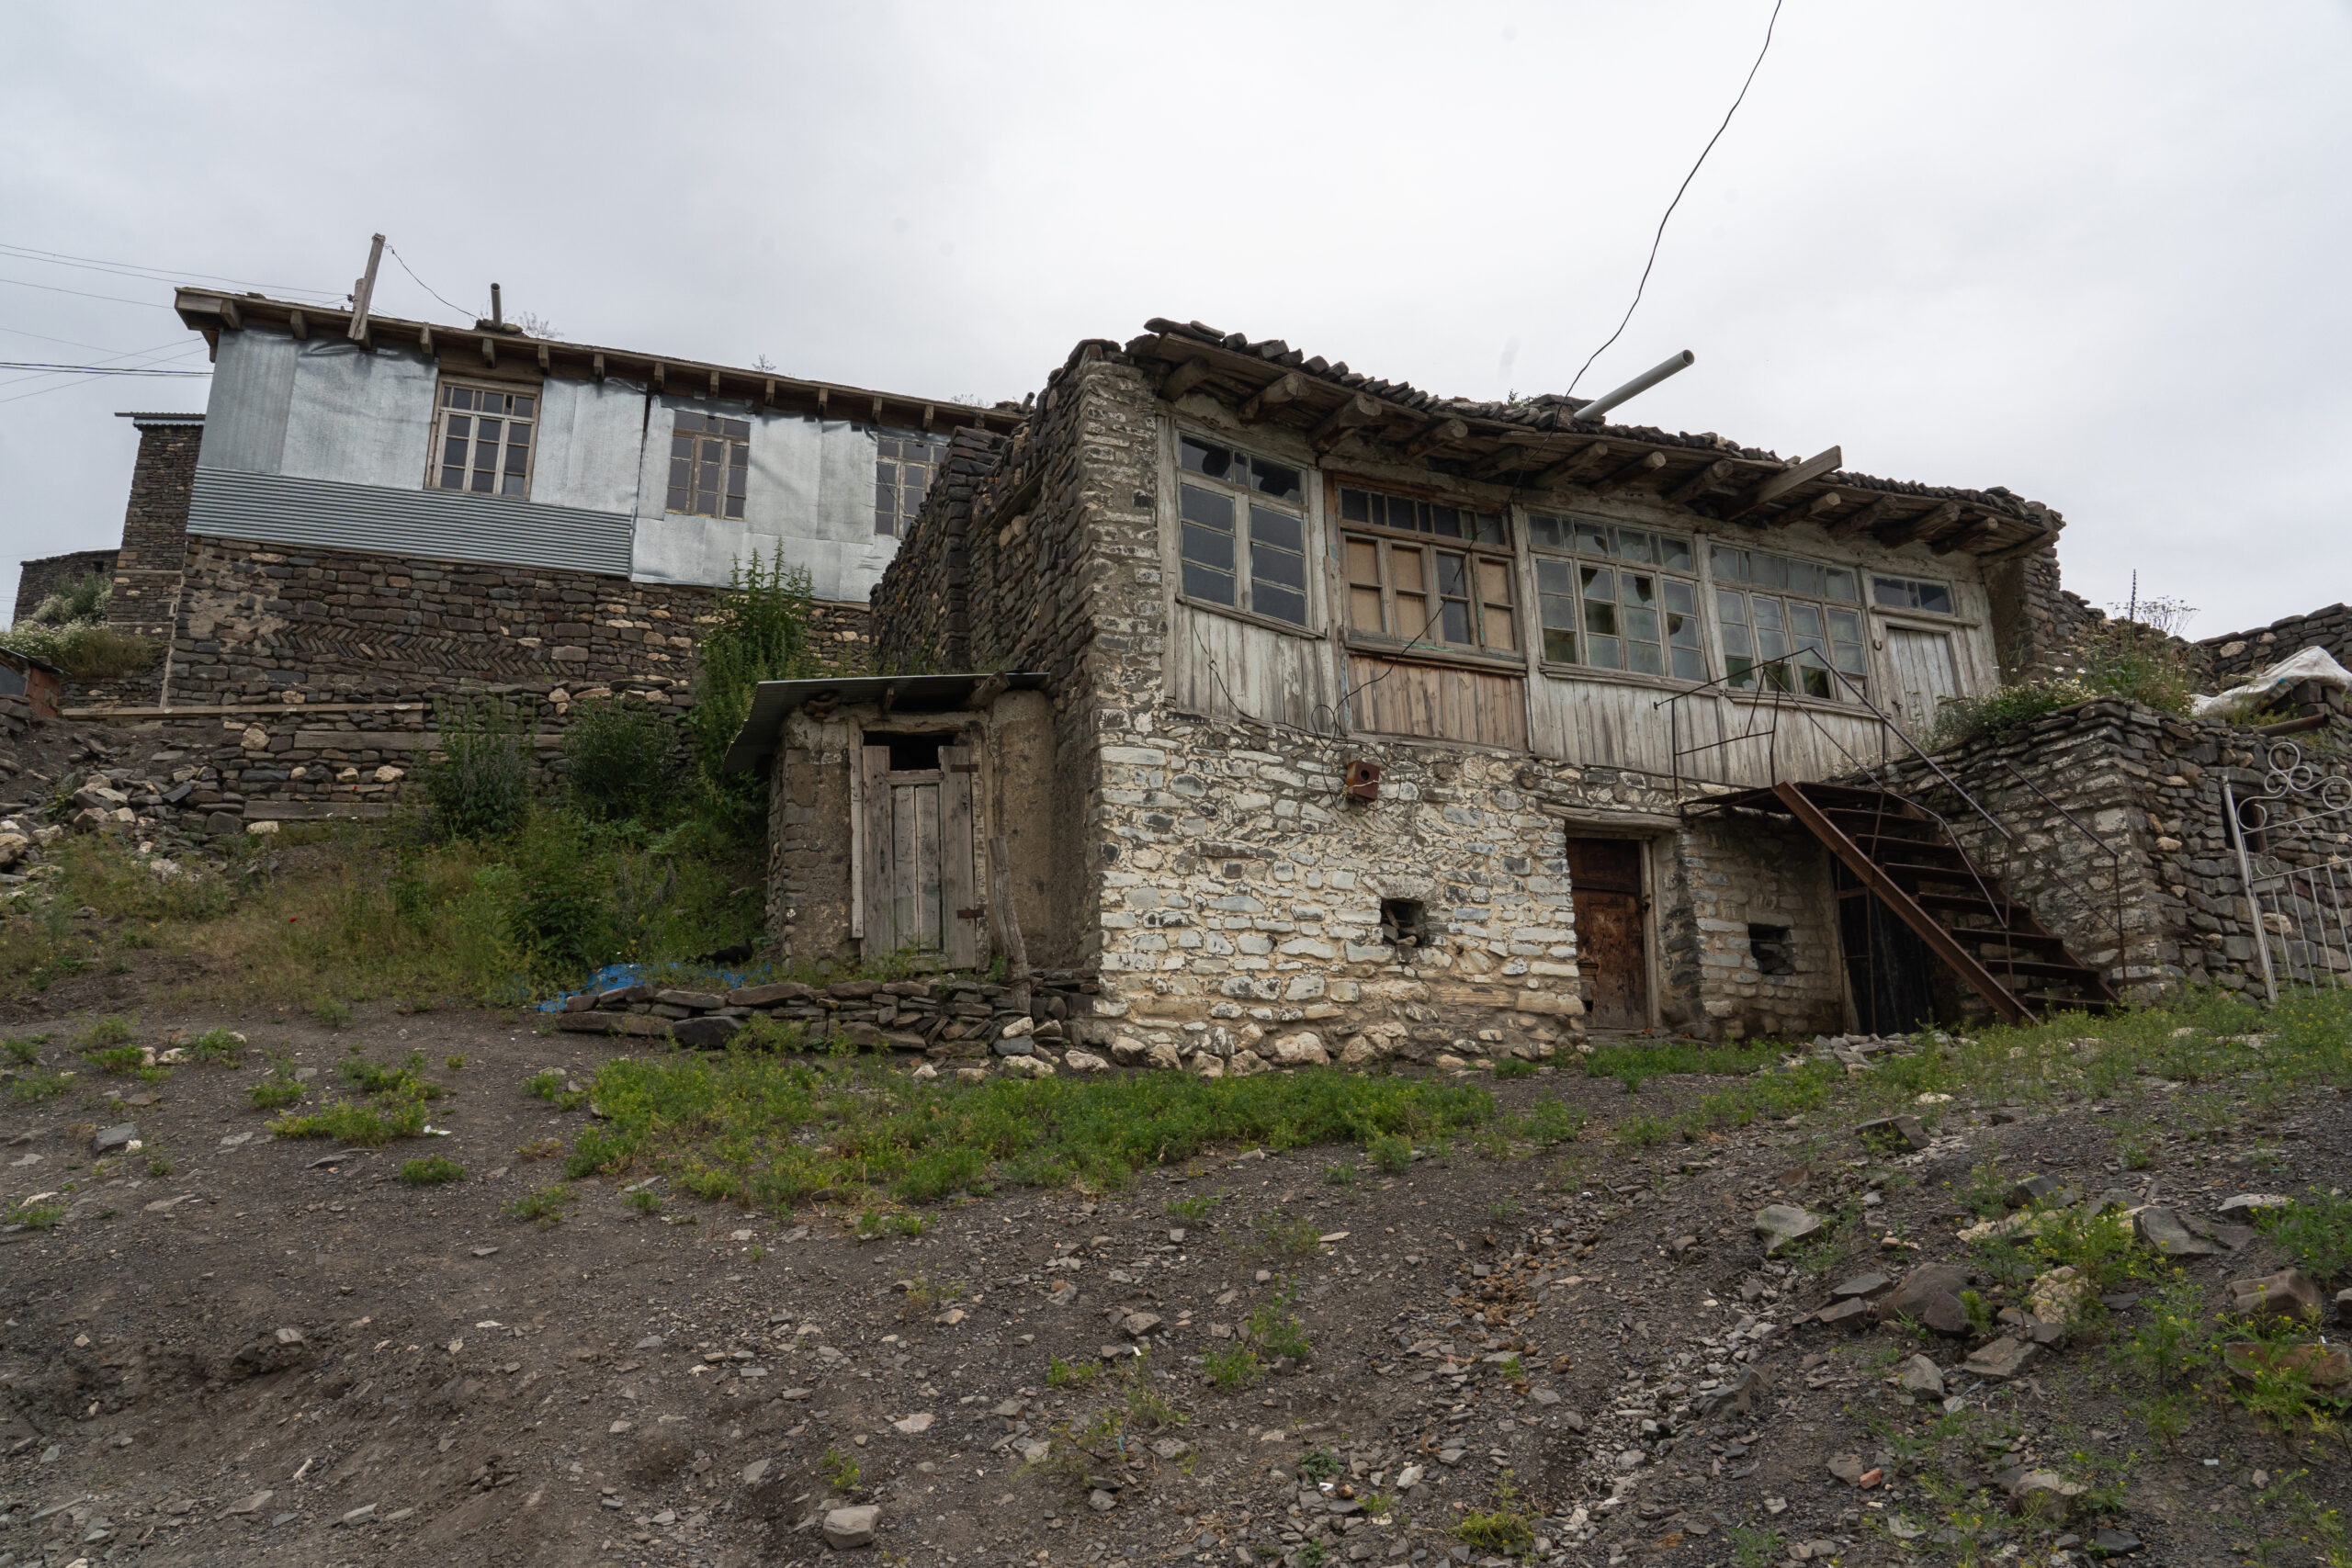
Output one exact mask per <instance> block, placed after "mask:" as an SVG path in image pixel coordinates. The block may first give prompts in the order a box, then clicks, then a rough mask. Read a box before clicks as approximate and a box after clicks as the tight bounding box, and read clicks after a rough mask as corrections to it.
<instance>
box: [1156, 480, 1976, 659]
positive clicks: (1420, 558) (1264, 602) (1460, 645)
mask: <svg viewBox="0 0 2352 1568" xmlns="http://www.w3.org/2000/svg"><path fill="white" fill-rule="evenodd" d="M1177 460H1178V468H1179V469H1180V474H1179V479H1178V509H1179V514H1180V515H1179V524H1178V531H1179V539H1178V549H1177V553H1178V556H1179V558H1180V561H1181V564H1182V592H1183V593H1184V595H1185V597H1186V598H1188V599H1190V600H1193V601H1196V602H1199V603H1203V604H1216V605H1224V606H1227V607H1230V608H1234V609H1238V610H1245V611H1248V612H1250V613H1251V614H1253V615H1262V616H1265V617H1267V618H1269V619H1272V620H1275V621H1281V622H1285V623H1288V624H1290V625H1292V626H1299V627H1301V628H1305V627H1306V626H1307V624H1308V607H1307V606H1308V597H1307V587H1306V573H1307V558H1308V554H1309V552H1308V548H1307V524H1306V519H1307V508H1306V479H1307V475H1306V471H1305V470H1303V469H1301V468H1296V467H1293V466H1291V465H1288V464H1283V463H1278V462H1272V461H1270V460H1268V459H1266V458H1262V457H1257V456H1255V455H1253V454H1250V453H1246V452H1240V451H1237V450H1235V449H1233V448H1231V447H1227V446H1220V445H1217V444H1216V443H1213V442H1209V441H1204V440H1201V439H1197V438H1195V437H1193V436H1190V435H1180V436H1179V437H1178V441H1177ZM1337 489H1338V530H1339V539H1340V561H1341V566H1342V575H1343V577H1344V580H1345V592H1346V595H1347V600H1346V607H1345V612H1344V613H1345V616H1346V626H1347V629H1348V631H1349V634H1350V635H1351V637H1357V638H1363V639H1369V640H1374V641H1376V642H1381V643H1388V644H1394V645H1397V646H1398V647H1400V648H1402V649H1417V648H1418V649H1431V650H1437V651H1445V650H1460V651H1464V652H1472V653H1483V654H1490V655H1497V656H1506V657H1508V656H1511V655H1517V656H1520V657H1521V658H1524V656H1525V654H1526V652H1527V651H1528V644H1529V642H1530V641H1531V640H1532V642H1533V645H1534V648H1535V649H1536V650H1537V651H1538V653H1539V656H1540V658H1541V659H1542V660H1543V662H1544V663H1546V664H1556V665H1582V666H1585V667H1587V668H1589V669H1596V670H1623V671H1634V672H1635V673H1639V674H1645V675H1662V676H1669V677H1672V678H1674V679H1677V680H1682V681H1690V682H1703V681H1706V680H1708V679H1709V678H1710V671H1709V668H1708V660H1707V652H1706V646H1705V641H1704V639H1703V637H1702V631H1701V618H1702V617H1701V606H1700V596H1701V592H1702V587H1701V582H1700V579H1699V571H1698V556H1697V549H1698V547H1699V541H1695V540H1693V539H1692V538H1691V537H1690V536H1685V535H1679V534H1670V533H1663V532H1659V531H1657V530H1654V529H1645V528H1634V527H1628V526H1626V525H1622V524H1614V523H1607V522H1601V521H1598V520H1595V519H1589V518H1581V517H1567V516H1559V515H1555V514H1552V513H1527V514H1526V533H1527V544H1528V547H1529V552H1530V557H1531V559H1532V565H1533V567H1534V579H1535V601H1536V602H1535V605H1534V611H1535V615H1534V621H1533V624H1532V626H1531V625H1530V624H1529V623H1528V621H1527V619H1526V617H1525V615H1524V614H1523V612H1522V608H1521V605H1520V604H1519V603H1518V589H1517V584H1518V581H1519V578H1518V574H1517V568H1516V566H1515V564H1514V559H1513V555H1512V549H1511V544H1512V541H1511V525H1510V520H1509V519H1508V518H1506V517H1505V516H1503V515H1502V514H1500V513H1487V512H1479V511H1476V510H1475V509H1473V508H1467V507H1461V506H1455V505H1450V504H1446V503H1443V502H1431V501H1428V500H1422V499H1419V498H1416V497H1411V496H1402V495H1395V494H1391V493H1389V492H1387V491H1380V490H1374V489H1372V488H1370V487H1369V486H1357V485H1351V484H1347V483H1344V482H1342V483H1340V485H1339V486H1338V487H1337ZM1706 548H1707V552H1708V555H1707V566H1708V572H1707V575H1708V576H1709V577H1710V578H1712V580H1713V582H1712V588H1713V594H1714V600H1715V604H1714V619H1715V626H1716V639H1715V640H1716V647H1717V649H1718V650H1719V652H1720V655H1721V673H1722V675H1723V677H1724V680H1725V682H1726V683H1728V684H1730V685H1732V686H1735V687H1744V688H1755V687H1770V688H1772V689H1776V690H1781V691H1789V692H1797V693H1802V694H1805V695H1808V696H1814V697H1820V698H1824V699H1828V700H1832V701H1838V700H1850V699H1851V697H1852V696H1853V695H1854V694H1858V693H1859V692H1860V689H1862V688H1863V687H1864V686H1865V685H1866V684H1867V680H1868V671H1869V663H1868V660H1867V649H1868V638H1867V635H1866V628H1865V626H1864V623H1863V615H1862V592H1863V582H1862V577H1861V574H1860V573H1858V572H1857V571H1856V570H1854V569H1853V568H1851V567H1845V566H1832V565H1827V564H1825V563H1822V562H1816V561H1808V560H1804V559H1801V558H1796V557H1793V556H1783V555H1779V554H1775V553H1772V552H1769V551H1764V550H1751V549H1745V548H1740V547H1736V546H1730V545H1724V544H1717V543H1713V542H1708V543H1707V544H1706ZM1869 592H1870V595H1871V603H1873V604H1877V605H1879V606H1881V607H1883V608H1888V609H1896V610H1905V611H1915V612H1917V611H1924V612H1927V613H1929V614H1935V615H1950V614H1951V613H1952V607H1953V606H1952V596H1951V586H1950V584H1948V583H1943V582H1937V581H1927V580H1921V579H1914V578H1898V577H1889V576H1883V575H1879V574H1875V573H1873V574H1871V576H1870V579H1869Z"/></svg>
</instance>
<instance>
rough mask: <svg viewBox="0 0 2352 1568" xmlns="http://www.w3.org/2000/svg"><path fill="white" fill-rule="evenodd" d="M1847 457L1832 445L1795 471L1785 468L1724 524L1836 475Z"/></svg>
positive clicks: (1749, 494)
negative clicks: (1799, 488)
mask: <svg viewBox="0 0 2352 1568" xmlns="http://www.w3.org/2000/svg"><path fill="white" fill-rule="evenodd" d="M1845 460H1846V457H1845V454H1844V453H1843V452H1842V451H1840V450H1839V449H1838V447H1835V446H1832V447H1830V448H1829V449H1828V450H1827V451H1826V452H1818V453H1815V455H1814V456H1812V457H1807V458H1806V459H1805V460H1804V462H1802V463H1799V464H1797V465H1796V466H1795V467H1793V468H1784V469H1782V470H1781V472H1779V473H1777V474H1774V475H1773V476H1771V477H1770V479H1766V480H1765V481H1764V482H1763V483H1762V484H1759V485H1758V486H1757V487H1756V488H1755V489H1754V490H1751V491H1748V492H1747V495H1745V496H1743V497H1742V498H1741V499H1740V500H1739V502H1738V503H1737V504H1736V505H1735V506H1733V507H1732V509H1731V510H1730V511H1728V512H1726V513H1724V522H1726V523H1730V522H1733V521H1735V520H1736V519H1738V518H1742V517H1745V516H1747V514H1748V513H1751V512H1753V511H1755V510H1756V509H1757V508H1758V507H1759V506H1770V504H1771V503H1772V502H1776V501H1778V500H1780V499H1781V497H1782V496H1784V495H1786V494H1788V493H1789V491H1792V490H1794V489H1796V488H1797V487H1798V486H1799V485H1803V484H1810V483H1812V482H1813V481H1814V480H1815V479H1819V478H1820V477H1821V476H1822V475H1824V474H1826V473H1833V472H1835V471H1836V470H1837V468H1838V465H1839V464H1841V463H1843V462H1845Z"/></svg>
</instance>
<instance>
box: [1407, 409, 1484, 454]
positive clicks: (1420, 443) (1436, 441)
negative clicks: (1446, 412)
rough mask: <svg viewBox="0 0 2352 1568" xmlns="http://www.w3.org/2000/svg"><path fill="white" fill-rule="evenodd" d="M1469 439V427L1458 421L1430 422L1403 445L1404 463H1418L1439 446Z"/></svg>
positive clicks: (1449, 419)
mask: <svg viewBox="0 0 2352 1568" xmlns="http://www.w3.org/2000/svg"><path fill="white" fill-rule="evenodd" d="M1469 438H1470V426H1469V425H1468V424H1467V423H1464V421H1462V420H1459V419H1452V418H1448V419H1440V420H1432V421H1430V423H1429V424H1427V425H1426V426H1424V427H1423V428H1422V430H1421V433H1420V434H1419V435H1416V436H1414V437H1413V438H1412V439H1411V440H1410V441H1408V442H1406V443H1405V461H1407V462H1408V463H1413V462H1419V460H1420V459H1421V458H1423V457H1428V456H1429V455H1430V453H1432V452H1434V451H1436V450H1437V449H1438V448H1439V447H1441V446H1452V445H1453V443H1455V442H1457V441H1466V440H1468V439H1469Z"/></svg>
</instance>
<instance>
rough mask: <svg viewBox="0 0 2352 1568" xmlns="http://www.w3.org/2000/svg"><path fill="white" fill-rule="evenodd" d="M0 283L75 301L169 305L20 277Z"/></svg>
mask: <svg viewBox="0 0 2352 1568" xmlns="http://www.w3.org/2000/svg"><path fill="white" fill-rule="evenodd" d="M0 283H7V284H13V285H15V286H16V287H17V288H38V289H40V290H41V291H42V292H43V293H45V294H71V295H73V296H74V298H75V299H111V300H113V301H114V302H115V303H116V304H118V305H144V306H146V307H147V308H148V309H149V310H170V309H171V307H170V306H169V305H158V304H157V303H155V301H153V299H130V298H128V297H127V296H125V295H121V294H93V293H91V292H89V290H87V289H85V288H59V287H57V285H55V284H54V283H32V282H28V281H27V280H26V279H24V278H21V277H0Z"/></svg>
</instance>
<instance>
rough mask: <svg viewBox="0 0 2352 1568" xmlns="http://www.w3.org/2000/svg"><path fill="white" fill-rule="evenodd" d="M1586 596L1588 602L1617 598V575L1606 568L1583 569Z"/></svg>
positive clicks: (1591, 567) (1590, 567) (1592, 567)
mask: <svg viewBox="0 0 2352 1568" xmlns="http://www.w3.org/2000/svg"><path fill="white" fill-rule="evenodd" d="M1582 575H1583V577H1584V596H1585V598H1586V599H1587V600H1593V599H1614V598H1616V597H1617V574H1616V573H1615V572H1613V571H1611V570H1609V569H1608V568H1607V567H1605V566H1589V567H1586V568H1584V569H1583V572H1582Z"/></svg>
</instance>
